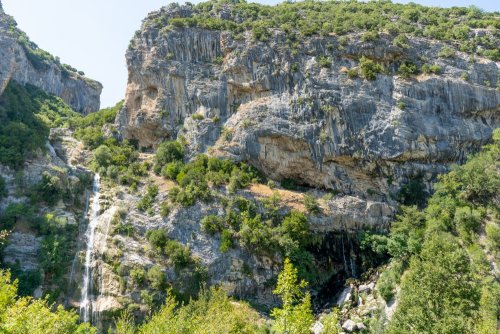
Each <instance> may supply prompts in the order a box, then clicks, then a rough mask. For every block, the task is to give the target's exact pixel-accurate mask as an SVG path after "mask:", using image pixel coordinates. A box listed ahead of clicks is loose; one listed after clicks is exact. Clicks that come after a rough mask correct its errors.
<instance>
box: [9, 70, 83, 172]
mask: <svg viewBox="0 0 500 334" xmlns="http://www.w3.org/2000/svg"><path fill="white" fill-rule="evenodd" d="M76 116H77V114H76V113H75V112H73V111H72V110H71V108H70V107H68V106H67V105H66V104H65V103H64V102H63V101H62V100H61V99H60V98H58V97H55V96H53V95H49V94H47V93H45V92H43V91H42V90H40V89H38V88H36V87H35V86H32V85H29V84H28V85H26V86H22V85H20V84H18V83H17V82H15V81H13V80H11V81H10V82H9V84H8V85H7V87H6V89H5V91H4V92H3V94H2V96H0V163H2V164H5V165H8V166H11V167H13V168H19V167H20V166H21V165H22V164H23V163H24V161H25V160H26V159H27V158H30V157H31V156H32V154H33V152H34V151H36V150H39V149H44V147H45V143H46V142H47V139H48V134H49V129H50V128H51V127H58V126H62V125H64V124H67V122H68V120H69V118H71V117H76Z"/></svg>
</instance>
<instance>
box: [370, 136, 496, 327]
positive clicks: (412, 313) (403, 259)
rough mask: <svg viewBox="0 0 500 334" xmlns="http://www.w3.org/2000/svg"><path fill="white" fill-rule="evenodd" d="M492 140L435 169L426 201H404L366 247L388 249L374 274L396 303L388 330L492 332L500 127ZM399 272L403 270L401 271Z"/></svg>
mask: <svg viewBox="0 0 500 334" xmlns="http://www.w3.org/2000/svg"><path fill="white" fill-rule="evenodd" d="M493 138H494V143H493V144H491V145H488V146H486V147H485V148H484V150H483V151H482V152H481V153H479V154H477V155H475V156H472V157H470V158H469V160H468V162H467V163H466V164H465V165H463V166H457V167H455V168H454V169H453V170H452V171H451V172H450V173H448V174H446V175H443V176H442V177H441V178H440V181H439V182H438V183H437V184H436V185H435V187H434V189H435V193H434V195H433V196H432V197H431V198H430V200H429V202H428V206H427V208H426V209H425V210H423V211H421V210H419V209H417V207H404V208H403V210H402V213H401V215H400V216H399V217H398V219H397V220H396V222H395V223H393V226H392V227H391V233H390V235H389V236H388V237H383V236H378V237H376V238H373V239H372V240H371V241H372V248H373V249H376V251H377V252H379V253H388V254H390V255H391V256H392V260H391V263H390V265H389V267H388V269H387V270H385V271H384V272H383V274H382V276H381V277H380V280H379V282H378V290H379V292H380V294H381V295H382V297H383V298H385V299H386V300H390V299H392V298H393V297H394V296H395V294H396V286H397V285H398V284H400V286H401V291H400V293H399V296H398V300H399V304H398V307H397V309H396V313H395V314H394V318H393V320H392V321H391V322H390V325H389V328H388V333H398V334H399V333H495V332H496V330H497V318H498V314H499V312H500V308H499V305H500V286H499V284H498V281H497V280H496V279H495V276H494V274H493V272H492V270H493V269H492V266H493V264H492V263H493V262H498V255H499V253H498V252H499V250H500V243H499V242H500V238H499V236H500V224H499V214H500V211H499V206H498V200H499V198H498V196H499V194H500V175H499V170H500V163H499V161H500V131H499V130H497V131H495V132H494V136H493ZM403 272H404V275H402V274H403Z"/></svg>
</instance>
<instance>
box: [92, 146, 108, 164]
mask: <svg viewBox="0 0 500 334" xmlns="http://www.w3.org/2000/svg"><path fill="white" fill-rule="evenodd" d="M111 158H112V154H111V149H110V148H109V147H108V146H106V145H101V146H99V147H98V148H97V149H95V150H94V161H95V162H96V163H97V166H99V167H108V166H109V165H110V164H111Z"/></svg>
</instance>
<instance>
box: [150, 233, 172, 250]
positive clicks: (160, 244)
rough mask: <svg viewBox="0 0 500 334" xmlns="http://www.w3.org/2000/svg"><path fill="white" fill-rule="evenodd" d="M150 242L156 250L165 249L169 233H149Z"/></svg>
mask: <svg viewBox="0 0 500 334" xmlns="http://www.w3.org/2000/svg"><path fill="white" fill-rule="evenodd" d="M148 241H149V243H150V244H151V246H153V247H154V248H156V249H163V248H164V247H165V246H166V244H167V241H168V237H167V231H165V230H164V229H159V230H153V231H151V232H149V235H148Z"/></svg>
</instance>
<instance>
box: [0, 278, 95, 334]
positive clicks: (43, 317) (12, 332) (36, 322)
mask: <svg viewBox="0 0 500 334" xmlns="http://www.w3.org/2000/svg"><path fill="white" fill-rule="evenodd" d="M0 331H1V332H2V333H9V334H39V333H60V334H63V333H68V334H69V333H72V334H85V333H88V334H90V333H95V332H96V330H95V329H94V328H91V327H90V325H89V324H88V323H83V324H80V323H79V316H78V314H77V313H76V312H72V311H65V310H64V309H63V307H62V306H59V307H57V308H53V307H52V305H49V304H48V302H47V301H46V300H43V299H32V298H31V297H18V296H17V282H16V281H14V282H11V277H10V274H9V273H8V272H5V271H0Z"/></svg>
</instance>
